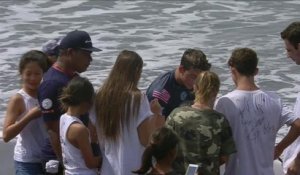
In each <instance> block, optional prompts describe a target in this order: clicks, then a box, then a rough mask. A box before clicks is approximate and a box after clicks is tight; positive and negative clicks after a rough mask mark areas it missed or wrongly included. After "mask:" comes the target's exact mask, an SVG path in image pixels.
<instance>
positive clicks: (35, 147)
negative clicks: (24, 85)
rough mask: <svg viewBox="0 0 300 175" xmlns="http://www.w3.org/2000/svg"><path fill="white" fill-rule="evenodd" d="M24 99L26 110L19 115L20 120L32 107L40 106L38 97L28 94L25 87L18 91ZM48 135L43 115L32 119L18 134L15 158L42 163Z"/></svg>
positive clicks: (21, 160) (20, 160)
mask: <svg viewBox="0 0 300 175" xmlns="http://www.w3.org/2000/svg"><path fill="white" fill-rule="evenodd" d="M17 93H18V94H20V95H21V96H22V98H23V100H24V104H25V109H26V111H25V112H24V113H23V114H21V115H20V116H19V117H18V120H20V119H21V118H22V117H24V115H25V114H26V113H27V112H28V111H29V110H30V109H32V108H34V107H36V106H38V101H37V99H36V98H33V97H31V96H30V95H28V94H27V93H26V92H25V91H24V90H23V89H21V90H19V91H18V92H17ZM47 137H48V135H47V132H46V128H45V125H44V122H43V119H42V117H39V118H36V119H33V120H31V121H30V122H29V123H28V124H27V125H26V126H25V127H24V128H23V130H22V131H21V132H20V133H19V134H18V136H17V143H16V146H15V150H14V160H16V161H19V162H30V163H42V162H43V161H44V156H43V154H42V150H41V149H42V148H43V144H44V142H45V140H46V138H47Z"/></svg>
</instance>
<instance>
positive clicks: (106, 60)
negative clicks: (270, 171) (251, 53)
mask: <svg viewBox="0 0 300 175" xmlns="http://www.w3.org/2000/svg"><path fill="white" fill-rule="evenodd" d="M299 9H300V1H222V0H220V1H215V0H213V1H192V0H187V1H184V0H182V1H180V0H166V1H158V0H152V1H148V0H141V1H108V0H102V1H96V0H89V1H88V0H80V1H79V0H73V1H71V0H70V1H51V0H37V1H17V0H15V1H8V0H7V1H1V4H0V24H1V25H0V53H1V59H0V71H1V74H0V94H1V95H0V131H1V130H2V125H3V118H4V115H5V109H6V104H7V102H8V100H9V97H10V96H12V95H13V94H14V93H15V92H16V91H17V90H18V89H19V88H20V79H19V75H18V71H17V69H18V61H19V58H20V56H21V55H22V54H23V53H24V52H26V51H28V50H30V49H40V48H41V45H42V44H43V43H45V42H46V41H48V40H49V39H52V38H55V37H58V36H63V35H64V34H66V33H67V32H69V31H71V30H74V29H80V30H85V31H87V32H89V33H90V35H91V37H92V41H93V44H94V46H96V47H99V48H101V49H103V51H102V52H99V53H93V62H92V64H91V66H90V67H89V69H88V71H87V72H85V73H83V74H82V75H83V76H86V77H88V78H89V79H90V80H91V81H92V83H93V84H94V85H95V87H96V88H97V87H99V86H100V85H101V83H102V81H103V80H104V79H105V78H106V76H107V75H108V73H109V71H110V68H111V66H112V64H113V63H114V61H115V59H116V57H117V55H118V53H119V52H120V51H121V50H123V49H129V50H134V51H137V52H138V53H139V54H140V55H141V56H142V58H143V59H144V62H145V66H144V70H143V74H142V78H141V80H140V85H139V86H140V88H141V89H142V90H145V89H146V88H147V86H148V85H149V84H150V82H151V81H152V80H153V79H154V78H155V77H156V76H158V75H159V74H161V73H163V72H165V71H168V70H171V69H173V68H175V67H176V66H178V64H179V61H180V58H181V56H182V53H183V51H184V50H185V49H187V48H198V49H201V50H202V51H203V52H204V53H205V54H206V55H207V57H208V59H209V61H210V62H211V63H212V70H213V71H215V72H216V73H218V74H219V76H220V78H221V81H222V85H221V90H220V93H219V95H223V94H225V93H227V92H229V91H231V90H232V89H233V88H234V86H233V82H232V80H231V77H230V74H229V69H228V67H227V65H226V61H227V59H228V58H229V56H230V54H231V51H232V50H233V49H234V48H236V47H250V48H253V49H254V50H256V51H257V53H258V56H259V58H260V62H259V69H260V71H259V75H258V76H257V78H256V81H257V83H258V85H259V86H260V87H261V88H263V89H266V90H272V91H276V92H277V93H278V94H279V95H280V96H281V97H282V99H283V101H284V103H286V104H287V105H288V106H290V107H291V108H292V105H293V103H294V101H295V96H296V93H297V92H298V91H300V87H299V85H300V76H299V74H300V67H297V66H296V65H295V64H294V63H293V62H292V61H291V60H290V59H288V58H287V57H286V53H285V49H284V45H283V42H282V40H281V39H280V32H281V31H282V30H283V29H284V28H285V27H286V26H287V25H288V24H289V23H291V22H293V21H297V20H300V19H299V12H300V11H299ZM286 131H287V129H286V128H284V129H282V130H280V133H279V138H282V135H284V134H285V133H286Z"/></svg>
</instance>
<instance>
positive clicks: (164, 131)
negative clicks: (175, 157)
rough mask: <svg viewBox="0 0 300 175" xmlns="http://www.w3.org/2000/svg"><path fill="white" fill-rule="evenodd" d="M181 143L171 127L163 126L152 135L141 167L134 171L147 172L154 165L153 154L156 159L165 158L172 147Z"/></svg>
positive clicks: (137, 172) (138, 172)
mask: <svg viewBox="0 0 300 175" xmlns="http://www.w3.org/2000/svg"><path fill="white" fill-rule="evenodd" d="M178 144H179V137H178V136H177V134H176V133H175V132H174V131H173V130H172V129H170V128H167V127H162V128H160V129H158V130H156V131H155V132H154V133H153V134H152V135H151V142H150V145H148V146H147V147H146V149H145V151H144V153H143V156H142V165H141V168H140V169H138V170H136V171H132V172H133V173H136V174H143V173H146V172H147V171H148V170H149V169H150V168H151V167H152V156H154V158H155V159H156V160H161V159H163V158H164V157H165V156H166V155H167V154H168V153H169V152H170V151H171V150H172V149H174V148H175V147H176V146H177V145H178Z"/></svg>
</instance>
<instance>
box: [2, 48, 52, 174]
mask: <svg viewBox="0 0 300 175" xmlns="http://www.w3.org/2000/svg"><path fill="white" fill-rule="evenodd" d="M47 68H48V65H47V56H46V55H45V54H44V53H43V52H41V51H38V50H31V51H28V52H26V53H25V54H23V55H22V57H21V59H20V62H19V73H20V77H21V80H22V84H21V86H22V88H21V89H20V90H19V91H18V92H17V93H16V94H15V95H13V96H12V97H11V99H10V101H9V103H8V105H7V110H6V114H5V120H4V123H3V140H4V142H8V141H10V140H12V139H13V138H15V137H17V141H16V145H15V149H14V161H15V174H16V175H29V174H44V168H43V164H44V161H45V157H44V154H43V153H42V147H43V145H44V142H45V140H46V138H47V133H46V128H45V127H44V123H43V120H42V118H41V112H40V111H39V108H38V100H37V94H38V93H37V92H38V87H39V85H40V82H41V80H42V77H43V74H44V72H46V70H47ZM2 159H5V158H4V157H2ZM1 168H5V167H1Z"/></svg>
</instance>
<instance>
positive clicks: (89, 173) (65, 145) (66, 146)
mask: <svg viewBox="0 0 300 175" xmlns="http://www.w3.org/2000/svg"><path fill="white" fill-rule="evenodd" d="M72 123H80V124H82V125H83V123H82V122H81V121H80V119H78V118H77V117H72V116H70V115H68V114H66V113H65V114H63V115H62V116H61V117H60V121H59V131H60V132H59V135H60V144H61V149H62V156H63V163H64V167H65V175H81V174H84V175H96V174H97V170H96V169H90V168H88V167H87V166H86V164H85V161H84V158H83V156H82V154H81V151H80V150H79V149H78V148H76V147H75V146H73V145H72V144H71V143H70V142H69V140H68V139H67V132H68V129H69V127H70V125H71V124H72Z"/></svg>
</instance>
